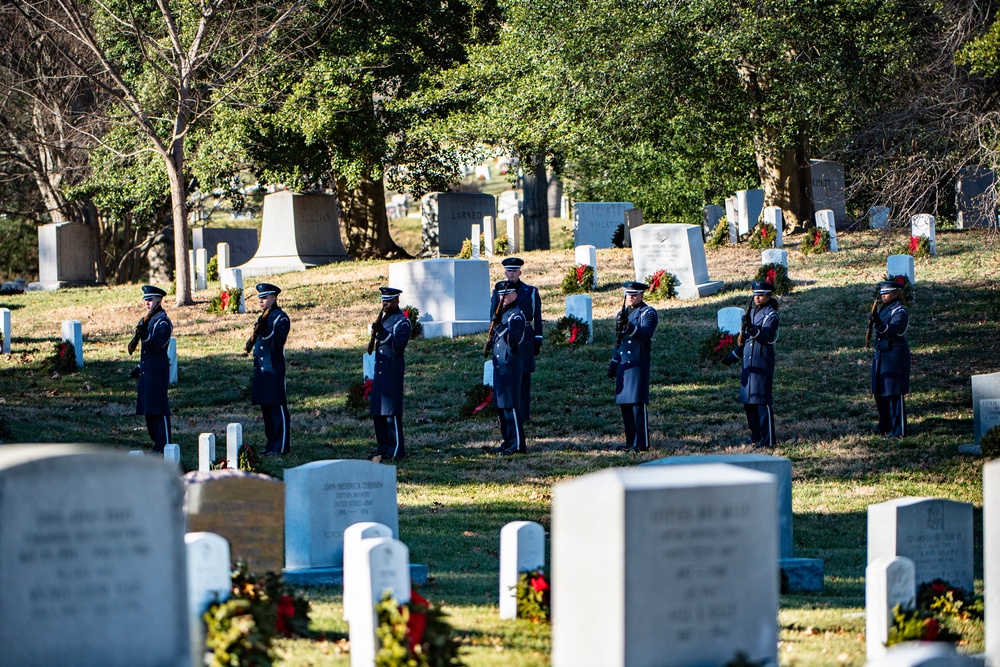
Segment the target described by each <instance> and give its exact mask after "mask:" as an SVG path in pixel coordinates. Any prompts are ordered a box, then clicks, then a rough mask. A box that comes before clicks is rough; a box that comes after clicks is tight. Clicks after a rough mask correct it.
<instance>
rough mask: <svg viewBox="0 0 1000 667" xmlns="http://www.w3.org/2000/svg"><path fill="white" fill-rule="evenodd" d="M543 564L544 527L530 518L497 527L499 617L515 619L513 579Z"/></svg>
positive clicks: (539, 567) (515, 606) (515, 580)
mask: <svg viewBox="0 0 1000 667" xmlns="http://www.w3.org/2000/svg"><path fill="white" fill-rule="evenodd" d="M544 567H545V529H544V528H542V526H541V524H537V523H535V522H534V521H512V522H510V523H508V524H507V525H506V526H504V527H503V528H502V529H501V530H500V618H502V619H513V618H517V580H518V578H520V576H521V573H522V572H530V571H532V570H539V569H542V568H544Z"/></svg>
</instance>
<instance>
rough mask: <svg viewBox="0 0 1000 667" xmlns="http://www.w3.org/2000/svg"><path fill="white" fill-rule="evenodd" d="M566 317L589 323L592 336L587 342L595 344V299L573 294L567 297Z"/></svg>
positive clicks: (588, 337)
mask: <svg viewBox="0 0 1000 667" xmlns="http://www.w3.org/2000/svg"><path fill="white" fill-rule="evenodd" d="M566 315H567V316H570V315H572V316H573V317H576V318H578V319H581V320H583V321H584V322H586V323H587V326H588V327H590V335H589V336H587V342H588V343H592V342H594V299H593V298H591V297H590V296H587V295H586V294H572V295H570V296H568V297H566Z"/></svg>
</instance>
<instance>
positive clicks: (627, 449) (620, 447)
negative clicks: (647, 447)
mask: <svg viewBox="0 0 1000 667" xmlns="http://www.w3.org/2000/svg"><path fill="white" fill-rule="evenodd" d="M611 451H613V452H631V451H632V446H631V445H618V446H617V447H612V448H611Z"/></svg>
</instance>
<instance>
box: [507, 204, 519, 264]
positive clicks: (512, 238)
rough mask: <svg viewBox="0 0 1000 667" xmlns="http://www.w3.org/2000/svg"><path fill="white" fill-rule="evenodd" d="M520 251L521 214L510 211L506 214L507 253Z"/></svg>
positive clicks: (512, 253)
mask: <svg viewBox="0 0 1000 667" xmlns="http://www.w3.org/2000/svg"><path fill="white" fill-rule="evenodd" d="M519 252H521V216H520V215H519V214H517V213H511V214H509V215H508V216H507V254H508V255H516V254H518V253H519Z"/></svg>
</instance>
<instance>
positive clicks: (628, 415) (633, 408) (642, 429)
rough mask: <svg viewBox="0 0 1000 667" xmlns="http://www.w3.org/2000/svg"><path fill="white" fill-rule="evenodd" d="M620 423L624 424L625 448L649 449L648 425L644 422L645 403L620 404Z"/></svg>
mask: <svg viewBox="0 0 1000 667" xmlns="http://www.w3.org/2000/svg"><path fill="white" fill-rule="evenodd" d="M618 407H620V408H621V409H622V422H623V423H624V424H625V446H626V447H628V448H635V449H641V450H643V451H645V450H647V449H649V423H648V422H647V420H646V404H645V403H621V404H619V406H618Z"/></svg>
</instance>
